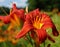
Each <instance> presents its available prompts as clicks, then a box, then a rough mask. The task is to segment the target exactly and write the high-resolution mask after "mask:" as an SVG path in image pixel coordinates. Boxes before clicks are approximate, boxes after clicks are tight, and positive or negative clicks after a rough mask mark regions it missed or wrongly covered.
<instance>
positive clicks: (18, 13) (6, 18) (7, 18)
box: [0, 4, 25, 24]
mask: <svg viewBox="0 0 60 47" xmlns="http://www.w3.org/2000/svg"><path fill="white" fill-rule="evenodd" d="M14 14H15V15H16V16H17V17H18V18H20V19H22V20H23V21H24V18H25V17H24V10H23V9H20V10H18V9H17V7H16V4H13V8H12V11H11V13H10V14H9V15H7V16H0V20H2V21H3V22H4V23H6V24H7V23H9V22H10V21H11V20H10V19H11V18H12V19H14Z"/></svg>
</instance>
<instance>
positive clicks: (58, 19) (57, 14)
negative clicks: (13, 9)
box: [0, 0, 60, 47]
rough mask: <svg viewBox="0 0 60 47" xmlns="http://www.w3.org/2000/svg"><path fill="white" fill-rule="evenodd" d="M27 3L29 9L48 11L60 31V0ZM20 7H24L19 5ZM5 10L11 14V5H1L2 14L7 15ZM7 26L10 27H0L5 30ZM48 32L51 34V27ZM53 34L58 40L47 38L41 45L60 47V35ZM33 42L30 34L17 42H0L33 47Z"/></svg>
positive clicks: (5, 46)
mask: <svg viewBox="0 0 60 47" xmlns="http://www.w3.org/2000/svg"><path fill="white" fill-rule="evenodd" d="M5 1H6V0H5ZM23 1H24V0H23ZM26 3H27V5H28V9H29V11H32V10H34V9H37V8H39V9H40V11H41V12H45V13H47V14H48V15H49V16H50V17H51V19H52V21H53V22H54V24H55V26H56V28H57V30H58V31H59V33H60V0H27V1H26ZM25 7H26V6H25ZM25 7H23V9H25ZM2 8H3V9H2ZM18 8H19V9H20V8H22V7H18ZM3 10H4V11H5V12H6V13H7V14H9V12H10V8H9V7H6V6H0V15H3V16H4V15H6V14H5V13H4V11H3ZM7 27H8V25H4V26H3V27H0V29H1V28H2V30H3V31H5V30H6V29H7ZM18 30H19V29H18ZM0 34H1V31H0ZM48 34H50V35H51V29H49V30H48ZM51 36H52V37H53V38H54V39H55V41H56V42H55V43H52V42H51V41H49V40H48V39H47V40H46V41H45V43H42V44H41V47H47V45H48V44H51V46H50V47H60V35H59V36H58V37H54V36H53V35H51ZM0 41H1V39H0ZM32 42H33V40H32ZM32 42H31V38H29V36H28V40H27V39H24V38H21V39H19V41H18V42H16V43H14V42H13V43H12V42H11V41H8V40H7V41H3V42H0V47H33V46H32V44H31V43H32ZM44 45H45V46H44Z"/></svg>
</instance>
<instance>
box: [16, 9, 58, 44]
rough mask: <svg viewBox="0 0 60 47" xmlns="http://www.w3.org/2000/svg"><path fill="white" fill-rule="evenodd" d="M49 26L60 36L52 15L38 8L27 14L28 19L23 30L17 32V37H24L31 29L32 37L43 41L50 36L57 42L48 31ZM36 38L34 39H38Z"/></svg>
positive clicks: (55, 34)
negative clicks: (51, 17) (41, 11)
mask: <svg viewBox="0 0 60 47" xmlns="http://www.w3.org/2000/svg"><path fill="white" fill-rule="evenodd" d="M47 28H52V33H53V35H54V36H58V35H59V33H58V31H57V30H56V27H55V25H54V23H53V22H52V20H51V19H50V17H49V16H48V15H47V14H44V13H40V11H39V10H38V9H36V10H34V11H32V12H30V13H28V14H26V19H25V22H24V25H23V27H22V29H21V31H20V32H19V33H18V34H17V36H16V38H22V37H23V36H25V35H26V34H27V33H28V32H29V31H31V35H32V37H33V38H34V37H36V38H38V39H37V40H38V41H39V42H40V43H42V42H44V41H45V40H46V38H48V39H49V40H51V41H52V42H55V41H54V40H53V39H52V38H51V37H50V36H49V35H48V34H47V32H46V29H47ZM36 38H34V39H36Z"/></svg>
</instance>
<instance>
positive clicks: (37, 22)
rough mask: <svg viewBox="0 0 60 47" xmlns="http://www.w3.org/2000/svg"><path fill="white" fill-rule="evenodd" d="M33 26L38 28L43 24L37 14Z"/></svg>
mask: <svg viewBox="0 0 60 47" xmlns="http://www.w3.org/2000/svg"><path fill="white" fill-rule="evenodd" d="M33 26H34V27H35V28H37V29H40V28H41V27H42V26H43V23H42V22H41V18H39V17H38V16H37V17H36V18H34V22H33Z"/></svg>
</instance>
